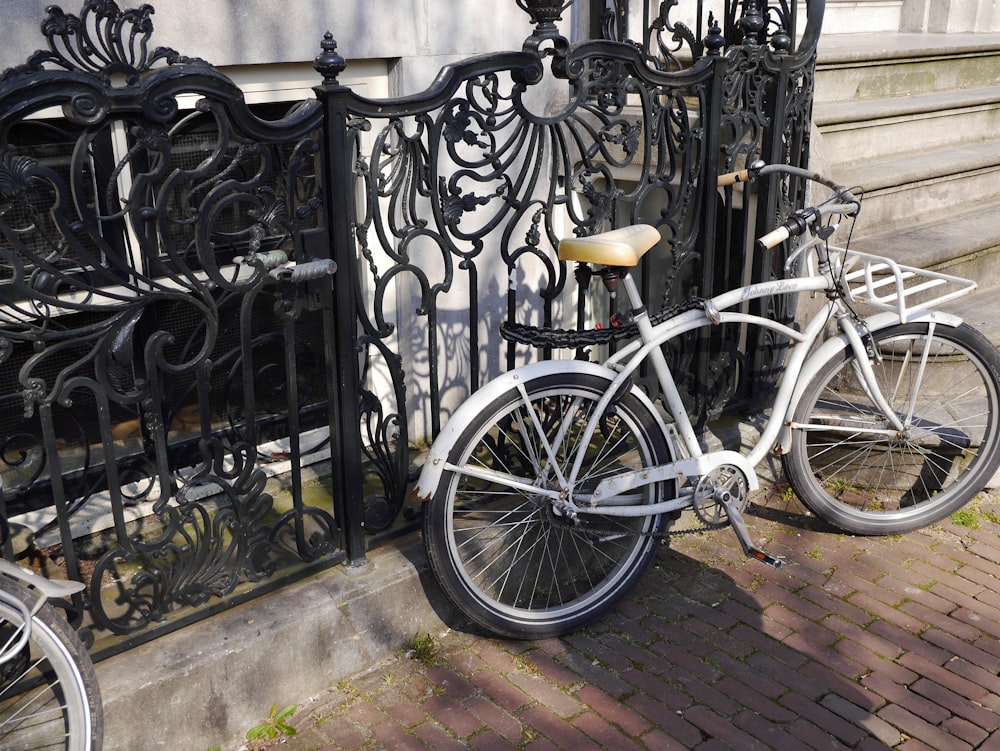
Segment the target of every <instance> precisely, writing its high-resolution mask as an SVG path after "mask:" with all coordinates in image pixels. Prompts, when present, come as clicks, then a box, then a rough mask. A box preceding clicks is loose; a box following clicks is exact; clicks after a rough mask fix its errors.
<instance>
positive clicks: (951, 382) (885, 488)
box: [783, 323, 1000, 534]
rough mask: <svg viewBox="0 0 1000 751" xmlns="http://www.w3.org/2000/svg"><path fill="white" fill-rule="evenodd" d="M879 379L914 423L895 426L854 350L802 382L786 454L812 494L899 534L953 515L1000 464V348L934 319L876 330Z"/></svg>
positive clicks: (845, 524)
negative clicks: (867, 382) (871, 388)
mask: <svg viewBox="0 0 1000 751" xmlns="http://www.w3.org/2000/svg"><path fill="white" fill-rule="evenodd" d="M872 336H873V340H874V344H875V346H876V347H877V349H878V352H879V354H880V355H881V362H873V363H872V367H873V368H874V370H875V374H876V377H877V379H878V384H879V387H880V388H881V390H882V394H883V395H884V396H885V397H886V399H887V401H888V402H889V404H890V406H891V407H892V408H893V410H894V411H895V412H896V414H897V415H898V416H899V417H900V418H901V420H902V421H904V423H905V422H906V420H907V418H908V416H909V423H908V424H907V425H906V427H905V429H904V430H902V431H895V430H893V429H892V425H891V423H890V422H889V420H888V419H887V418H886V417H885V415H884V414H882V412H881V411H880V410H879V409H878V407H876V406H875V405H874V403H873V402H872V400H871V399H870V398H869V397H868V395H867V394H866V389H865V387H864V384H863V381H862V380H861V377H860V374H859V372H858V371H857V362H856V360H855V357H854V355H853V353H851V352H844V353H843V354H842V355H841V356H840V358H839V359H838V360H836V361H835V362H833V363H831V365H830V367H829V368H826V369H824V370H823V372H821V373H819V374H818V375H817V376H816V377H815V378H814V379H813V381H812V382H810V383H809V385H808V386H807V387H806V389H805V391H804V392H803V395H802V399H801V400H800V401H799V404H798V405H797V406H796V408H795V410H794V414H793V416H792V421H793V425H794V426H795V428H794V433H793V438H792V450H791V452H790V453H789V454H787V455H786V456H784V457H783V463H784V467H785V472H786V474H787V476H788V480H789V482H790V483H791V485H792V488H793V489H794V490H795V492H796V494H797V495H798V497H799V498H800V499H801V500H802V502H803V503H804V504H805V505H806V506H807V507H809V508H810V509H811V510H812V511H813V512H814V513H815V514H816V515H817V516H819V517H821V518H822V519H824V520H826V521H827V522H829V523H831V524H833V525H835V526H837V527H840V528H842V529H845V530H847V531H850V532H856V533H859V534H898V533H903V532H910V531H912V530H914V529H919V528H921V527H924V526H926V525H928V524H932V523H933V522H935V521H938V520H940V519H942V518H944V517H945V516H947V515H949V514H951V513H953V512H954V511H956V510H957V509H959V508H961V506H962V505H964V504H965V503H966V502H968V501H969V500H970V499H971V498H972V497H973V496H974V495H975V494H976V493H978V492H979V491H980V490H982V489H983V488H984V487H985V486H986V484H987V483H988V482H989V480H990V478H991V477H992V476H993V474H994V473H995V472H996V470H997V465H998V464H1000V442H998V401H1000V397H998V395H1000V357H998V356H997V352H996V349H995V348H994V347H993V345H992V344H991V343H990V342H989V340H987V339H986V337H984V336H983V335H982V334H981V333H979V332H978V331H976V330H975V329H972V328H970V327H969V326H966V325H964V324H963V325H961V326H960V327H958V328H955V327H951V326H944V325H936V326H933V327H932V325H931V324H928V323H910V324H903V325H897V326H891V327H889V328H887V329H883V330H882V331H878V332H875V333H874V334H873V335H872Z"/></svg>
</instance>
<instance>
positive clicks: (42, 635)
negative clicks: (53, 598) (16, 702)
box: [0, 576, 104, 751]
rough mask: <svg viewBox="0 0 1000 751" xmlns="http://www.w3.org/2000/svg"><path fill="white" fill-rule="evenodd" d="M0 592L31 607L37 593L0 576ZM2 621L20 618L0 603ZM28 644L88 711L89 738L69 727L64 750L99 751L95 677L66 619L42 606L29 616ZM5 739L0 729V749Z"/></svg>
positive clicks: (100, 708)
mask: <svg viewBox="0 0 1000 751" xmlns="http://www.w3.org/2000/svg"><path fill="white" fill-rule="evenodd" d="M0 589H2V590H3V591H4V592H5V593H6V594H8V595H9V596H11V597H13V598H17V599H19V600H21V601H22V602H24V603H28V604H33V603H35V602H36V601H37V599H38V595H37V594H35V593H33V592H31V591H30V590H28V589H26V588H25V587H23V586H21V585H20V584H19V583H17V582H15V581H13V580H12V579H10V578H8V577H5V576H0ZM4 622H13V623H20V622H21V617H20V613H19V612H17V611H16V610H15V609H13V608H11V607H9V606H7V605H6V603H4V602H2V601H0V624H2V623H4ZM32 642H33V643H34V644H35V645H37V647H38V648H39V649H40V650H41V651H42V652H43V653H44V655H45V657H46V659H47V660H48V662H49V664H50V665H52V668H53V670H54V671H55V672H56V675H57V676H59V680H60V681H62V682H67V680H68V679H69V680H71V681H72V682H71V683H69V684H68V685H70V686H71V687H73V691H74V693H75V695H76V697H77V701H80V702H82V703H83V704H85V705H86V707H87V709H88V710H89V737H88V734H87V733H81V731H82V730H84V729H83V728H78V727H75V726H73V727H70V728H69V730H68V734H69V738H68V741H69V745H68V746H67V751H101V749H102V748H103V743H104V712H103V704H102V702H101V693H100V688H99V686H98V681H97V675H96V673H95V672H94V665H93V662H92V661H91V659H90V655H89V654H88V652H87V649H86V647H84V645H83V643H82V642H81V641H80V638H79V636H77V634H76V632H75V631H74V630H73V629H72V627H71V626H70V625H69V623H68V622H67V621H66V619H65V618H63V617H62V616H60V615H59V613H58V611H56V609H55V608H54V607H52V605H50V604H49V603H45V604H43V605H42V606H41V608H40V609H39V610H38V612H36V613H35V614H34V616H33V617H32ZM0 721H2V718H0ZM81 722H83V720H82V718H81ZM6 737H7V735H6V733H4V731H3V730H2V729H0V748H9V745H8V744H7V743H5V742H4V739H5V738H6ZM86 741H89V743H87V742H86Z"/></svg>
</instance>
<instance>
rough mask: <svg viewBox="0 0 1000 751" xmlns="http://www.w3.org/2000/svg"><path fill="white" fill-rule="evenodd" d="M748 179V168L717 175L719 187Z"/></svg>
mask: <svg viewBox="0 0 1000 751" xmlns="http://www.w3.org/2000/svg"><path fill="white" fill-rule="evenodd" d="M749 179H750V170H748V169H741V170H740V171H739V172H727V173H726V174H724V175H719V187H720V188H725V187H727V186H729V185H735V184H736V183H745V182H747V181H748V180H749Z"/></svg>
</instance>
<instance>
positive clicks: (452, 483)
mask: <svg viewBox="0 0 1000 751" xmlns="http://www.w3.org/2000/svg"><path fill="white" fill-rule="evenodd" d="M774 172H782V173H785V174H787V175H790V176H792V177H795V178H802V179H806V180H813V181H815V182H818V183H821V184H823V185H826V186H827V187H828V188H829V189H830V190H832V194H831V195H830V197H829V198H827V199H826V200H824V201H822V202H819V203H817V205H815V206H811V207H808V208H806V209H804V210H802V211H799V212H797V213H796V214H795V215H794V216H793V217H792V218H791V219H790V220H789V221H788V222H786V223H785V224H783V225H782V226H780V227H779V228H777V229H776V230H774V231H773V232H771V233H769V234H768V235H766V236H764V237H763V238H761V239H760V241H759V242H758V244H759V245H760V246H763V247H774V246H776V245H777V244H779V243H781V242H783V241H785V240H787V239H789V238H791V237H793V236H797V235H803V236H804V237H803V239H802V241H801V245H800V246H799V247H798V248H797V249H796V250H794V252H792V253H791V254H790V257H789V258H788V263H787V264H786V272H787V276H786V278H785V279H782V280H778V281H772V282H764V283H759V284H751V285H748V286H744V287H741V288H739V289H734V290H731V291H727V292H724V293H722V294H720V295H718V296H716V297H713V298H711V299H708V300H699V301H694V302H693V303H692V304H688V305H685V306H682V307H683V309H682V310H681V311H680V312H676V311H674V312H675V314H672V315H669V316H668V317H666V318H665V319H664V320H658V321H652V320H650V317H649V315H648V314H647V312H646V308H645V305H644V304H643V301H642V299H641V298H640V295H639V292H638V290H637V287H636V284H635V283H634V281H633V279H632V277H631V275H630V273H629V270H630V268H632V267H634V266H635V265H636V264H637V263H638V262H639V259H640V258H641V257H642V255H643V254H644V253H645V252H646V251H647V250H648V249H649V248H651V247H652V246H653V245H655V244H656V243H657V242H658V241H659V240H660V235H659V233H658V232H657V230H656V229H654V228H652V227H649V226H646V225H639V226H635V227H628V228H625V229H619V230H613V231H611V232H607V233H603V234H600V235H594V236H591V237H584V238H574V239H568V240H564V241H563V242H562V243H560V246H559V257H560V259H562V260H564V261H570V262H579V263H588V264H595V265H597V266H600V267H603V268H604V269H606V270H607V269H610V270H612V271H613V272H614V276H615V277H616V278H620V281H621V287H623V288H624V290H625V292H626V294H627V297H628V302H629V304H630V305H631V308H632V310H631V315H630V317H631V319H632V324H631V325H632V326H634V331H635V334H637V338H636V339H634V340H633V341H632V343H630V344H629V345H627V346H625V347H623V348H622V349H621V350H620V351H618V352H617V353H616V354H615V355H614V356H612V357H611V358H610V359H609V360H608V361H607V362H605V363H603V364H597V363H592V362H584V361H580V360H554V361H545V362H538V363H534V364H531V365H527V366H524V367H521V368H516V369H514V370H512V371H510V372H508V373H505V374H504V375H502V376H500V377H499V378H497V379H495V380H493V381H491V382H490V383H488V384H486V385H485V386H484V387H483V388H481V389H480V390H479V391H477V392H475V393H474V394H473V395H472V396H471V397H469V399H468V400H467V401H466V402H465V403H464V404H463V405H462V406H461V408H460V409H459V410H457V411H456V413H455V414H454V415H453V416H452V418H451V419H450V420H449V421H448V423H447V425H446V426H445V428H444V429H443V430H442V431H441V433H440V435H439V436H438V437H437V439H436V440H435V441H434V444H433V446H432V447H431V450H430V453H429V455H428V458H427V460H426V462H425V464H424V467H423V470H422V472H421V475H420V478H419V481H418V483H417V487H416V490H415V493H416V496H417V497H419V498H422V499H424V500H428V501H429V503H428V505H427V507H426V508H425V513H424V540H425V545H426V548H427V554H428V558H429V561H430V565H431V568H432V570H433V572H434V574H435V575H436V577H437V579H438V581H439V582H440V584H441V586H442V588H443V589H444V591H445V593H446V594H447V595H448V596H449V597H450V598H451V599H452V600H453V601H454V603H455V604H456V605H457V606H458V607H459V608H460V609H461V610H462V611H463V612H464V613H465V615H467V616H468V617H469V618H470V619H472V620H473V621H474V622H475V623H477V624H479V625H480V626H482V627H484V628H486V629H488V630H489V631H492V632H494V633H497V634H500V635H504V636H510V637H520V638H538V637H545V636H551V635H557V634H562V633H565V632H568V631H571V630H573V629H576V628H579V627H581V626H583V625H584V624H586V623H588V622H590V621H592V620H593V619H595V618H597V617H598V616H600V615H601V614H602V613H604V612H605V611H607V610H608V609H609V608H611V607H612V606H613V605H614V604H615V603H616V602H618V601H619V600H620V599H621V598H622V597H623V596H624V595H625V594H626V593H627V592H628V590H629V589H630V587H631V586H632V585H633V584H634V583H635V582H636V581H637V580H638V578H639V577H640V576H641V575H642V573H643V571H644V570H645V568H646V567H647V565H648V564H649V563H650V561H651V559H652V558H653V556H654V554H655V551H656V547H657V543H658V539H657V538H658V537H662V536H663V535H665V534H666V531H665V530H666V527H667V524H668V521H669V520H671V519H674V518H676V517H677V516H678V515H679V514H680V513H681V512H682V511H685V510H689V511H692V512H693V513H694V514H695V515H696V516H697V518H698V519H700V521H701V523H702V525H703V526H704V527H716V526H722V525H728V526H731V527H732V529H733V530H734V531H735V533H736V536H737V538H738V539H739V542H740V544H741V545H742V547H743V550H744V551H745V552H746V553H747V554H748V555H750V556H752V557H754V558H756V559H758V560H761V561H763V562H765V563H768V564H770V565H773V566H778V565H780V561H779V560H778V559H776V558H774V557H772V556H771V555H769V554H767V553H766V552H764V551H762V550H760V549H759V548H758V547H757V546H756V545H754V543H753V541H752V540H751V539H750V535H749V533H748V530H747V527H746V524H745V522H744V520H743V515H742V514H743V511H744V510H745V508H746V506H747V503H748V499H749V497H750V494H751V493H752V492H753V491H754V490H756V489H757V487H758V480H757V476H756V473H755V467H756V466H757V465H758V463H759V462H761V461H762V460H763V459H764V458H765V456H766V455H767V454H768V452H771V451H773V452H774V453H776V454H780V455H781V457H782V461H783V465H784V469H785V473H786V475H787V479H788V482H789V483H790V485H791V487H792V489H793V490H794V491H795V493H796V494H797V495H798V497H799V499H801V500H802V501H803V502H804V503H805V504H806V505H807V506H808V507H809V508H810V509H811V510H812V511H813V512H815V513H816V514H817V515H818V516H820V517H822V518H823V519H825V520H827V521H828V522H830V523H832V524H834V525H836V526H838V527H840V528H842V529H845V530H849V531H852V532H856V533H861V534H889V533H900V532H907V531H910V530H913V529H917V528H919V527H922V526H925V525H927V524H930V523H932V522H934V521H937V520H939V519H941V518H943V517H945V516H947V515H948V514H950V513H952V512H954V511H955V510H956V509H958V508H959V507H961V506H962V505H963V504H965V503H966V502H967V501H968V500H969V499H970V498H972V497H973V496H974V495H975V494H976V493H977V492H978V491H980V490H981V489H983V488H984V487H985V486H986V484H987V483H988V481H989V480H990V478H991V477H992V476H993V474H994V473H995V472H996V470H997V466H998V463H1000V450H998V440H997V438H998V435H997V434H998V399H1000V357H998V355H997V351H996V349H995V348H994V346H993V345H992V344H991V343H990V342H989V341H988V340H987V339H986V337H985V336H983V335H982V334H981V333H980V332H978V331H976V330H975V329H973V328H971V327H969V326H968V325H966V324H964V323H962V321H961V319H960V318H958V317H956V316H955V315H951V314H947V313H944V312H941V311H940V310H937V308H938V307H939V306H940V305H941V304H942V303H944V302H946V301H948V300H951V299H954V298H956V297H959V296H961V295H965V294H968V293H969V292H972V291H973V290H974V289H975V286H976V285H975V283H974V282H971V281H969V280H965V279H961V278H958V277H954V276H950V275H947V274H940V273H935V272H931V271H926V270H922V269H916V268H911V267H907V266H902V265H900V264H897V263H896V262H894V261H892V260H889V259H886V258H881V257H878V256H874V255H869V254H865V253H859V252H854V251H851V250H847V249H844V248H838V247H834V246H833V245H831V244H830V238H831V237H832V235H833V231H834V229H835V228H836V226H837V223H838V222H839V221H840V220H841V219H842V218H843V217H845V216H853V215H855V214H856V213H857V212H858V210H859V209H860V202H859V201H858V199H857V198H856V197H855V196H854V195H853V194H852V192H851V191H850V190H848V189H846V188H843V187H841V186H838V185H836V184H834V183H833V182H832V181H830V180H828V179H825V178H822V177H821V176H818V175H815V174H814V173H812V172H809V171H806V170H803V169H798V168H793V167H788V166H784V165H764V164H763V163H761V162H758V163H755V164H754V165H752V166H751V167H750V168H748V169H747V170H744V171H742V172H738V173H732V174H729V175H724V176H722V177H720V185H731V184H734V183H736V182H743V181H747V180H752V179H755V178H756V177H759V176H763V175H767V174H770V173H774ZM804 294H812V295H815V296H817V297H819V298H821V299H822V303H821V304H820V305H819V309H818V310H817V311H816V312H815V313H814V314H813V315H811V316H810V317H809V320H807V321H805V322H803V325H802V326H801V328H797V327H793V326H788V325H785V324H783V323H780V322H777V321H773V320H769V319H767V318H763V317H760V316H756V315H752V314H749V313H747V312H744V308H745V306H744V303H746V301H748V300H751V299H754V298H760V297H766V296H771V295H804ZM861 304H865V305H866V306H867V307H868V308H874V309H875V310H876V313H875V314H874V315H870V316H869V317H867V318H862V317H861V316H860V315H858V313H857V312H856V310H855V309H856V308H858V307H860V306H861ZM726 323H752V324H755V325H757V326H762V327H765V328H768V329H771V330H773V331H774V332H775V333H776V334H777V335H780V336H782V337H785V338H786V339H787V341H789V342H790V343H791V346H790V348H789V349H788V351H787V355H786V360H785V368H784V372H783V376H782V378H781V381H780V384H779V386H778V388H777V392H776V395H775V398H774V402H773V404H772V405H771V406H770V409H769V415H768V417H767V421H766V423H765V425H764V427H763V430H762V431H761V434H760V437H759V440H758V441H757V442H756V444H755V445H754V446H753V447H752V448H750V449H749V450H748V451H747V452H746V453H745V454H744V453H739V452H736V451H732V450H713V451H707V450H705V449H703V448H702V447H703V445H704V444H703V442H702V441H701V440H700V437H699V435H698V433H697V432H696V431H695V429H694V427H693V426H692V423H691V420H690V419H689V417H688V415H687V414H686V412H685V409H684V406H683V404H682V402H681V398H680V396H679V394H678V391H677V388H676V387H675V383H674V377H673V375H672V374H671V372H670V368H669V367H668V364H667V361H666V358H665V356H664V353H663V350H662V345H664V344H665V343H666V342H668V341H669V340H670V339H672V338H673V337H677V336H680V335H682V334H685V333H687V332H690V331H692V330H694V329H697V328H699V327H705V326H718V325H721V324H726ZM828 324H835V326H836V331H835V332H834V333H833V334H832V335H826V334H825V332H826V331H827V329H828ZM644 362H648V364H649V365H650V366H651V367H652V370H653V372H655V374H656V376H657V378H658V381H659V384H660V388H661V391H662V394H663V397H662V404H661V405H660V408H659V409H658V408H657V406H655V405H654V404H653V403H652V401H651V400H650V399H649V398H648V397H647V396H646V395H645V394H644V393H643V392H642V391H641V390H639V389H638V388H637V387H636V386H634V374H635V373H636V371H637V369H638V368H639V366H640V365H641V364H642V363H644Z"/></svg>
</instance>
